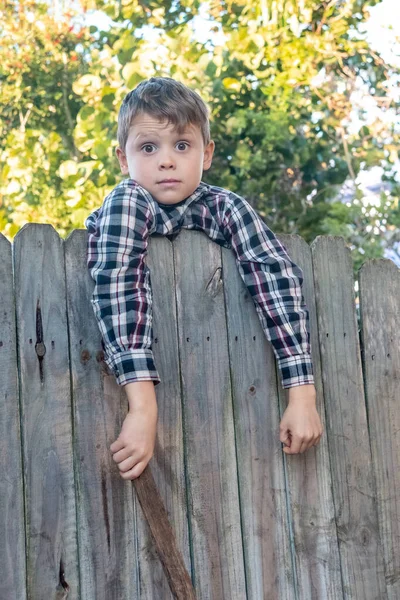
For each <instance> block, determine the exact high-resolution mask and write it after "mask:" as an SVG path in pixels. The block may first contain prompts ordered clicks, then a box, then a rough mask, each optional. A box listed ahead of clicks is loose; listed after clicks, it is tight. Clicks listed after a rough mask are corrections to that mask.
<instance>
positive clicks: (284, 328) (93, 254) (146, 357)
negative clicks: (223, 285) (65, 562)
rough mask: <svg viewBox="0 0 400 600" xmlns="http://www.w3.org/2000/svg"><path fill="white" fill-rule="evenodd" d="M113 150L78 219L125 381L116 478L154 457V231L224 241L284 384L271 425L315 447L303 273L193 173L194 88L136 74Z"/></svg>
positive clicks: (295, 449) (116, 366)
mask: <svg viewBox="0 0 400 600" xmlns="http://www.w3.org/2000/svg"><path fill="white" fill-rule="evenodd" d="M118 143H119V147H118V148H117V149H116V154H117V158H118V161H119V164H120V167H121V171H122V173H123V174H124V175H129V178H128V179H124V180H123V181H122V182H121V183H119V184H118V185H117V186H116V187H115V188H114V189H113V190H112V192H111V193H110V194H109V195H108V196H107V197H106V198H105V200H104V202H103V205H102V206H101V207H100V208H99V209H97V210H95V211H94V212H93V213H92V214H91V215H89V217H88V218H87V219H86V221H85V226H86V227H87V229H88V232H89V236H88V268H89V270H90V273H91V276H92V278H93V279H94V281H95V283H96V285H95V288H94V291H93V296H92V299H91V302H92V306H93V309H94V312H95V315H96V319H97V321H98V325H99V328H100V331H101V333H102V343H103V348H104V350H105V359H104V360H105V362H106V364H107V365H108V366H109V367H110V369H111V370H112V372H113V373H114V375H115V377H116V380H117V383H118V384H119V385H124V386H125V389H126V394H127V398H128V402H129V411H128V414H127V416H126V418H125V420H124V423H123V425H122V429H121V433H120V435H119V437H118V439H117V440H116V441H115V442H114V443H113V444H111V446H110V450H111V452H112V453H113V459H114V461H115V462H116V463H117V464H118V468H119V470H120V475H121V477H122V478H123V479H135V478H136V477H138V476H139V475H140V474H141V473H142V471H143V470H144V468H145V467H146V465H147V463H148V462H149V460H150V458H151V457H152V455H153V451H154V443H155V437H156V427H157V403H156V395H155V390H154V388H155V386H156V385H157V384H158V383H160V378H159V376H158V373H157V370H156V367H155V364H154V359H153V353H152V349H151V345H152V292H151V283H150V272H149V269H148V267H147V265H146V263H145V256H146V254H147V244H148V237H149V235H151V234H152V233H161V234H162V235H167V236H169V235H174V234H176V235H177V234H178V232H179V231H180V230H181V229H182V228H185V229H197V230H200V231H204V232H205V233H206V234H207V235H208V236H209V237H210V238H211V239H212V240H214V241H215V242H216V243H218V244H220V245H221V246H225V247H227V248H232V250H233V251H234V253H235V256H236V264H237V266H238V269H239V272H240V275H241V277H242V279H243V281H244V282H245V284H246V286H247V288H248V289H249V292H250V293H251V295H252V298H253V300H254V303H255V306H256V310H257V313H258V316H259V318H260V321H261V324H262V327H263V330H264V332H265V334H266V336H267V338H268V339H269V340H270V341H271V343H272V345H273V349H274V353H275V356H276V357H277V360H278V366H279V369H280V372H281V377H282V385H283V387H284V388H289V391H288V395H289V402H288V406H287V409H286V411H285V413H284V415H283V417H282V420H281V423H280V440H281V442H282V443H284V444H285V445H286V447H285V448H284V451H285V452H287V453H288V454H295V453H301V452H304V451H305V450H307V448H309V447H311V446H313V445H316V444H317V443H318V442H319V440H320V437H321V434H322V426H321V422H320V418H319V415H318V413H317V410H316V393H315V387H314V377H313V369H312V362H311V347H310V342H309V331H308V317H309V315H308V310H307V307H306V305H305V303H304V299H303V296H302V290H301V285H302V282H303V277H302V271H301V270H300V268H299V267H297V266H296V265H295V264H294V263H293V262H292V261H291V260H290V258H289V257H288V255H287V253H286V251H285V249H284V247H283V246H282V245H281V244H280V243H279V242H278V240H277V239H276V237H275V236H274V234H273V233H272V231H271V230H270V229H268V227H267V226H266V224H265V223H264V222H263V221H262V220H261V218H260V217H259V216H258V214H257V213H256V212H255V211H254V209H253V208H252V207H251V206H250V204H249V203H248V202H247V201H246V200H245V199H243V198H241V197H240V196H238V195H237V194H235V193H233V192H231V191H229V190H226V189H224V188H220V187H216V186H212V185H208V184H206V183H204V182H203V181H201V177H202V173H203V170H207V169H209V168H210V166H211V162H212V156H213V152H214V146H215V144H214V142H213V141H212V140H211V139H210V130H209V118H208V109H207V106H206V104H205V103H204V102H203V100H202V99H201V97H200V96H199V95H198V94H197V93H195V92H194V91H193V90H191V89H189V88H187V87H186V86H185V85H183V84H182V83H180V82H178V81H175V80H174V79H172V78H169V77H152V78H151V79H149V80H145V81H142V82H141V83H140V84H139V85H138V86H137V87H136V88H135V89H134V90H132V91H131V92H129V93H128V94H127V96H126V97H125V99H124V101H123V103H122V106H121V109H120V112H119V115H118Z"/></svg>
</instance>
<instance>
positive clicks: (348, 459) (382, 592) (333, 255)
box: [311, 236, 387, 600]
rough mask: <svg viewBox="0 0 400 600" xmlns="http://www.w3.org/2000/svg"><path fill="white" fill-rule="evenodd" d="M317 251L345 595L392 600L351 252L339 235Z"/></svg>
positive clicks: (323, 240) (321, 240) (320, 242)
mask: <svg viewBox="0 0 400 600" xmlns="http://www.w3.org/2000/svg"><path fill="white" fill-rule="evenodd" d="M311 250H312V255H313V265H314V280H315V295H316V299H317V313H318V333H319V344H320V351H321V367H322V379H323V386H324V397H325V409H326V424H327V436H328V446H329V454H330V458H331V469H332V484H333V499H334V503H335V515H336V525H337V532H338V540H339V552H340V559H341V570H342V578H343V593H344V598H346V599H347V598H360V599H361V598H369V599H371V600H372V599H374V600H384V599H385V598H386V597H387V594H386V585H385V579H384V569H383V561H382V548H381V547H380V543H379V541H380V540H379V528H378V515H377V510H376V502H375V501H374V499H375V491H374V484H373V475H372V465H371V448H370V442H369V436H368V427H367V418H366V408H365V399H364V385H363V376H362V368H361V356H360V346H359V336H358V327H357V318H356V312H355V302H354V283H353V267H352V262H351V256H350V250H349V249H348V248H346V247H345V245H344V240H343V238H340V237H334V236H326V237H322V236H319V237H318V238H316V240H314V242H313V243H312V245H311Z"/></svg>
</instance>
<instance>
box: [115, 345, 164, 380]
mask: <svg viewBox="0 0 400 600" xmlns="http://www.w3.org/2000/svg"><path fill="white" fill-rule="evenodd" d="M104 362H105V363H106V365H107V366H108V367H109V369H110V370H111V371H112V373H113V374H114V376H115V379H116V381H117V383H118V385H126V384H127V383H131V382H132V381H154V385H158V384H159V383H160V382H161V379H160V377H159V375H158V371H157V369H156V366H155V364H154V357H153V351H152V350H150V349H149V348H147V349H146V348H145V349H141V348H133V349H131V350H125V351H123V352H116V353H115V354H111V356H109V355H108V354H106V355H105V356H104Z"/></svg>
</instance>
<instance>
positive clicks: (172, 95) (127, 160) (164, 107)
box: [116, 77, 215, 204]
mask: <svg viewBox="0 0 400 600" xmlns="http://www.w3.org/2000/svg"><path fill="white" fill-rule="evenodd" d="M118 144H119V146H118V147H117V149H116V154H117V158H118V161H119V164H120V167H121V171H122V173H123V174H124V175H127V174H129V176H130V178H131V179H134V180H135V181H137V183H138V184H139V185H141V186H142V187H144V188H145V189H146V190H148V191H149V192H150V193H151V195H152V196H153V197H154V199H155V200H157V201H158V202H161V203H163V204H176V203H177V202H180V201H181V200H184V199H185V198H187V197H188V196H190V195H191V194H192V193H193V192H194V190H195V189H196V188H197V187H198V185H199V183H200V181H201V177H202V174H203V170H207V169H209V168H210V166H211V161H212V156H213V153H214V147H215V144H214V142H213V141H212V140H210V125H209V118H208V109H207V106H206V104H205V103H204V101H203V100H202V99H201V98H200V96H199V95H198V94H197V93H196V92H194V91H193V90H191V89H190V88H188V87H186V86H185V85H184V84H183V83H180V82H179V81H175V80H174V79H172V78H170V77H151V79H148V80H145V81H142V82H141V83H139V85H138V86H136V88H135V89H133V90H131V91H130V92H129V93H128V94H127V95H126V97H125V99H124V101H123V103H122V106H121V108H120V111H119V115H118ZM166 179H175V180H177V182H176V183H170V184H167V183H162V182H163V181H164V180H166Z"/></svg>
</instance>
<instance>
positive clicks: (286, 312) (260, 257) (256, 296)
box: [223, 196, 314, 388]
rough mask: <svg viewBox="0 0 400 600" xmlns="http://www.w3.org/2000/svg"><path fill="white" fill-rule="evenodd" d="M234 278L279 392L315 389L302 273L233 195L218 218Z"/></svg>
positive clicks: (250, 210) (280, 246)
mask: <svg viewBox="0 0 400 600" xmlns="http://www.w3.org/2000/svg"><path fill="white" fill-rule="evenodd" d="M223 229H224V232H225V237H226V239H227V240H228V241H229V243H230V244H231V246H232V249H233V251H234V253H235V256H236V264H237V267H238V270H239V273H240V275H241V277H242V279H243V281H244V283H245V284H246V287H247V288H248V290H249V292H250V293H251V295H252V298H253V300H254V303H255V307H256V310H257V314H258V317H259V319H260V322H261V325H262V328H263V330H264V333H265V335H266V337H267V339H268V340H269V341H270V342H271V343H272V346H273V350H274V354H275V356H276V359H277V363H278V367H279V370H280V374H281V382H282V387H284V388H291V387H295V386H299V385H306V384H314V376H313V366H312V359H311V345H310V333H309V313H308V309H307V307H306V304H305V302H304V298H303V294H302V283H303V273H302V271H301V269H300V267H298V266H297V265H296V264H295V263H293V262H292V261H291V259H290V258H289V256H288V254H287V252H286V251H285V249H284V247H283V246H282V245H281V244H280V242H279V241H278V240H277V238H276V237H275V235H274V234H273V232H272V231H271V230H270V229H269V228H268V227H267V225H266V224H265V223H264V221H263V220H262V219H261V217H260V216H259V215H258V214H257V212H256V211H255V210H254V209H253V208H252V206H251V205H250V204H249V203H248V202H247V201H246V200H244V199H243V198H241V197H238V196H236V198H235V200H234V201H233V202H230V203H227V207H226V210H225V214H224V217H223Z"/></svg>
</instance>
